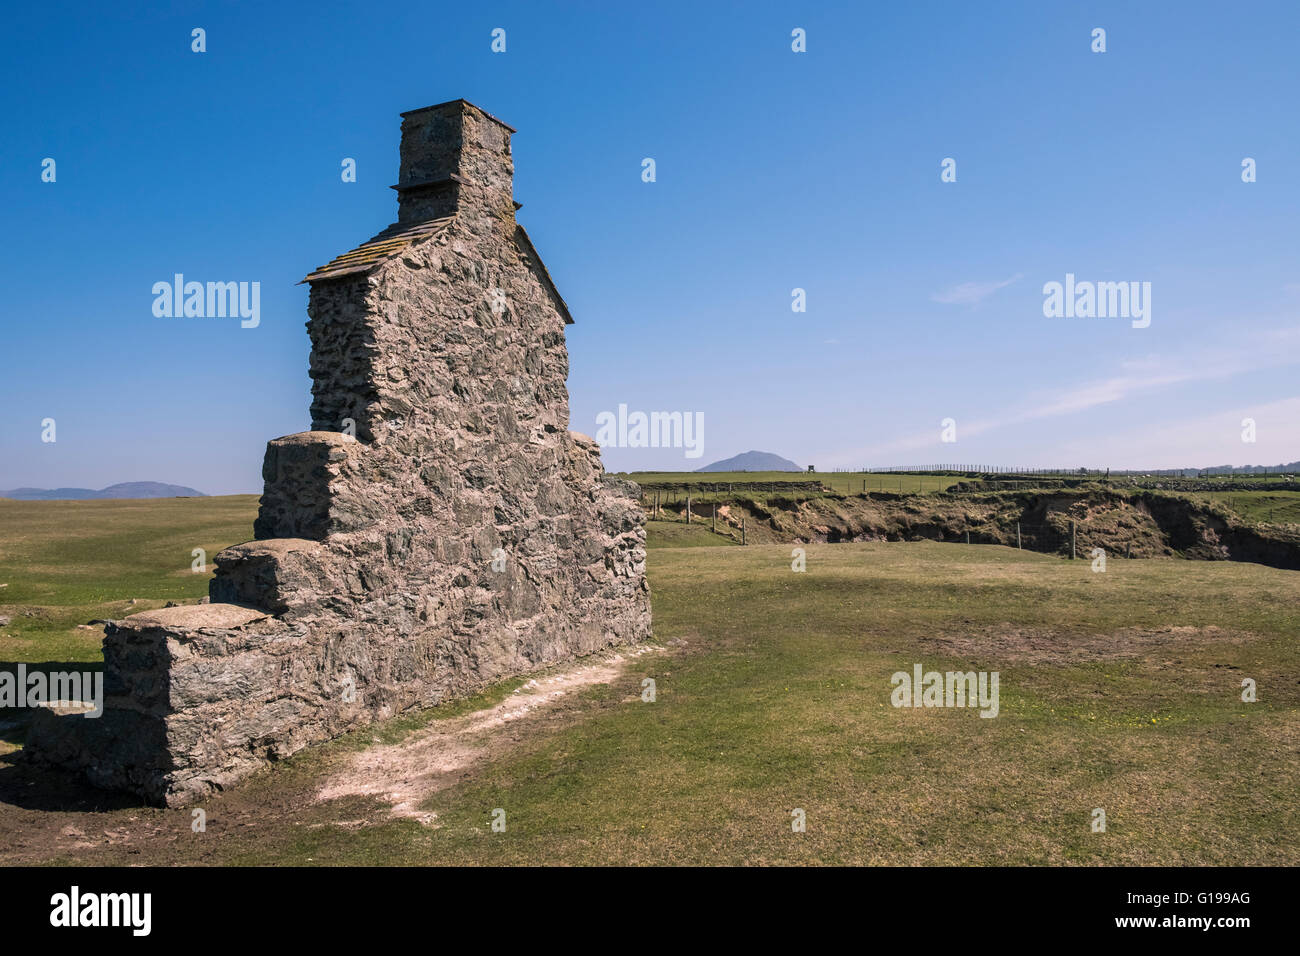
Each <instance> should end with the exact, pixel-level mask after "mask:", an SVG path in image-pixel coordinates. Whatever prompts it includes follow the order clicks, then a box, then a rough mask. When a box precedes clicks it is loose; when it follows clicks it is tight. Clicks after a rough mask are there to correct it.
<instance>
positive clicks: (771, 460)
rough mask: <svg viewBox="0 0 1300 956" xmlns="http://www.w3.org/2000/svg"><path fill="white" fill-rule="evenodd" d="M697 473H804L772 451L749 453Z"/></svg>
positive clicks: (717, 463) (707, 467) (704, 468)
mask: <svg viewBox="0 0 1300 956" xmlns="http://www.w3.org/2000/svg"><path fill="white" fill-rule="evenodd" d="M695 470H696V471H803V469H802V468H800V467H799V466H798V465H796V464H795V463H794V462H792V461H791V460H790V459H789V458H782V457H781V456H780V455H774V454H772V453H771V452H770V451H747V452H745V453H744V454H743V455H736V456H735V457H734V458H724V459H723V460H722V461H715V462H714V463H713V464H711V465H705V466H704V467H703V468H696V469H695Z"/></svg>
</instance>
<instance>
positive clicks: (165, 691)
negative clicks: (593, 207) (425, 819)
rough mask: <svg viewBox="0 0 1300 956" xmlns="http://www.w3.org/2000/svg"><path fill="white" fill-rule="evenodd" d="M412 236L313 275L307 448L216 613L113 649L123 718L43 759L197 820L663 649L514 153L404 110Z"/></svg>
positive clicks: (401, 198) (146, 619)
mask: <svg viewBox="0 0 1300 956" xmlns="http://www.w3.org/2000/svg"><path fill="white" fill-rule="evenodd" d="M402 120H403V121H402V144H401V173H400V177H399V179H400V181H399V182H398V184H397V185H396V186H394V187H393V188H394V189H396V191H397V197H398V217H397V222H396V223H394V224H393V225H391V226H389V227H388V228H387V229H385V230H384V231H382V232H381V233H379V234H378V235H377V236H375V237H374V238H373V239H370V240H369V241H367V242H365V243H363V244H361V245H360V246H358V247H357V248H356V249H354V250H352V251H351V252H348V253H345V254H344V255H341V256H339V257H338V258H336V259H334V260H333V261H332V262H330V263H329V264H327V265H325V266H322V267H321V268H320V269H318V270H316V271H315V272H313V273H312V274H311V275H309V276H307V278H306V279H305V280H304V281H305V282H308V283H310V285H311V297H310V303H309V305H308V309H307V311H308V316H309V321H308V323H307V329H308V332H309V334H310V337H311V345H312V348H311V378H312V406H311V416H312V430H311V431H308V432H303V433H301V434H297V435H289V436H287V437H285V438H277V439H275V440H274V441H272V442H270V443H269V444H268V446H267V450H266V459H265V464H264V465H263V469H262V474H263V478H264V479H265V483H266V484H265V490H264V493H263V495H262V500H261V507H260V510H259V513H258V517H257V522H256V524H255V526H254V536H255V539H254V540H253V541H250V542H248V543H246V544H241V545H237V546H235V547H232V548H228V549H227V550H225V551H223V552H221V553H220V554H219V555H217V556H216V576H215V577H214V578H213V580H212V583H211V587H210V597H211V603H210V604H204V605H195V606H187V607H174V608H166V609H163V610H157V611H148V612H145V613H142V614H136V615H133V616H132V617H128V618H126V619H125V620H122V621H119V622H116V623H115V624H112V625H109V627H108V628H107V630H106V637H105V639H104V669H105V696H106V701H105V713H104V715H103V716H102V717H100V718H98V719H86V718H85V717H82V716H80V715H75V714H69V715H64V716H60V715H58V714H56V713H54V712H52V711H38V712H37V714H36V716H35V718H34V720H33V724H32V728H31V731H30V733H29V736H28V742H27V746H26V752H27V753H28V755H29V757H30V758H31V759H33V760H36V761H40V762H45V763H48V764H56V765H61V766H65V767H72V768H75V769H78V770H80V771H82V772H84V773H85V775H86V776H87V777H88V778H89V779H90V781H91V782H92V783H94V784H95V785H97V786H101V787H105V788H110V789H126V790H130V791H134V792H136V793H138V794H140V795H142V796H144V797H145V798H146V799H148V800H149V801H151V802H155V803H163V804H167V805H172V806H176V805H182V804H185V803H189V802H192V801H193V800H195V799H197V798H200V797H202V796H203V795H205V794H207V793H209V792H211V791H213V790H217V789H222V788H224V787H227V786H229V785H230V784H232V783H234V782H235V781H237V780H239V779H240V778H241V777H243V776H245V775H247V774H248V773H250V772H251V771H253V770H255V769H257V768H258V767H259V766H261V765H262V764H263V763H264V762H265V761H266V760H268V759H276V758H281V757H285V756H288V755H289V754H292V753H294V752H295V751H297V750H300V749H302V748H303V747H305V746H307V745H309V744H312V743H315V742H318V741H323V740H326V739H328V738H330V737H334V736H336V735H338V734H340V733H342V732H344V731H346V730H348V729H350V728H353V727H356V726H359V725H361V724H364V723H366V722H369V721H372V720H376V719H379V718H383V717H388V716H390V715H393V714H396V713H398V712H400V711H403V710H407V709H409V708H413V707H425V706H430V705H433V704H437V703H438V702H439V701H442V700H445V699H448V698H450V697H455V696H461V695H465V694H468V693H470V692H472V691H474V690H475V689H477V688H480V687H482V686H484V685H485V684H489V683H491V682H493V681H498V680H501V679H503V678H507V677H510V676H512V675H516V674H520V673H524V672H527V671H530V670H533V669H536V668H540V667H543V666H545V665H548V664H551V663H553V662H556V661H560V660H564V659H566V658H572V657H577V656H580V655H583V654H588V653H591V652H593V651H597V650H599V649H601V648H603V647H607V646H610V645H615V644H627V643H635V642H639V641H643V640H646V639H647V638H648V637H649V636H650V592H649V586H648V584H647V583H646V578H645V530H644V520H645V518H644V514H643V513H642V511H641V509H640V506H639V505H638V504H637V496H638V492H637V488H636V486H635V485H633V484H631V483H630V482H625V481H620V480H617V479H614V478H611V477H609V476H606V475H605V474H604V473H603V469H602V467H601V461H600V450H599V448H598V446H597V445H596V444H595V442H593V441H592V440H591V439H589V438H587V437H585V436H583V435H579V434H577V433H576V432H570V431H569V430H568V420H569V405H568V391H567V389H566V387H565V379H566V377H567V375H568V353H567V351H566V348H565V342H564V327H565V325H566V324H567V323H569V322H572V319H571V318H570V317H569V312H568V308H567V306H566V305H565V303H564V300H563V299H562V298H561V297H560V294H559V293H558V292H557V291H556V288H555V285H554V284H553V283H552V281H551V277H550V275H549V274H548V273H547V271H546V267H545V266H544V265H543V264H542V261H541V259H540V258H539V257H538V255H537V251H536V249H534V248H533V244H532V242H530V241H529V238H528V234H527V233H526V232H525V231H524V229H523V227H522V226H520V225H519V224H518V223H516V221H515V211H516V209H517V208H518V206H517V204H516V203H515V202H514V199H513V194H512V179H513V172H514V167H513V163H512V161H511V156H510V134H511V133H512V132H514V131H513V130H512V129H511V128H510V127H508V126H506V125H505V124H504V123H502V122H501V121H500V120H498V119H496V118H495V117H492V116H490V115H489V114H487V113H485V112H484V111H482V110H480V109H478V108H477V107H475V106H473V105H471V104H470V103H467V102H465V101H464V100H454V101H452V102H450V103H442V104H439V105H437V106H430V107H427V108H425V109H420V110H414V111H412V112H409V113H404V114H402Z"/></svg>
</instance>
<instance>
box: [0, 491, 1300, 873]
mask: <svg viewBox="0 0 1300 956" xmlns="http://www.w3.org/2000/svg"><path fill="white" fill-rule="evenodd" d="M4 504H6V505H9V504H10V503H4ZM101 504H104V505H110V504H112V503H101ZM141 505H142V506H143V511H141V512H140V513H138V515H137V516H136V517H135V518H134V519H132V518H131V517H130V516H129V515H126V514H123V513H120V512H114V510H113V509H112V508H105V509H104V510H103V511H99V512H82V513H81V520H80V522H79V525H80V530H78V531H75V532H73V531H72V530H71V529H73V528H75V527H77V525H78V522H76V521H71V520H67V521H65V519H62V518H55V517H54V516H53V515H51V514H48V513H47V514H45V515H32V514H30V513H29V514H28V515H26V516H23V515H21V514H19V512H22V511H23V510H26V509H31V508H33V507H34V505H33V504H23V505H21V506H20V507H17V508H14V510H11V511H10V512H8V513H7V515H6V517H7V518H9V519H10V520H8V521H6V522H5V523H4V524H3V525H0V562H2V563H0V569H3V575H4V576H0V580H3V581H8V582H10V586H11V588H13V587H14V584H15V583H17V584H20V585H21V588H22V590H19V591H17V592H16V593H18V594H20V595H23V598H24V602H25V603H36V602H35V600H34V599H36V598H39V599H40V600H41V601H42V602H45V603H44V604H41V605H40V606H44V607H50V606H57V602H58V601H59V600H63V599H70V600H72V601H73V602H75V606H76V607H77V608H79V609H83V610H78V611H77V612H76V613H75V614H72V615H71V616H70V617H69V618H68V619H69V620H71V619H72V618H73V617H77V616H80V615H82V614H83V613H84V609H85V608H89V607H95V608H104V607H115V606H117V605H118V604H120V602H121V600H122V599H124V598H126V597H128V596H135V597H140V598H148V599H149V600H152V601H160V600H162V599H164V598H167V597H181V596H184V595H186V594H187V595H190V596H197V593H201V589H196V588H195V587H194V586H193V584H192V583H191V582H190V581H189V579H187V578H184V577H182V575H183V574H188V573H189V572H188V560H189V558H188V556H189V550H190V548H192V547H195V546H204V542H210V544H211V547H212V548H213V549H214V550H215V549H216V548H218V547H220V546H222V545H226V544H230V543H233V542H234V541H235V540H239V539H240V538H242V537H246V530H245V529H246V528H247V522H248V520H250V519H251V517H252V510H253V506H252V502H251V501H250V500H248V499H244V500H239V501H236V500H230V499H226V500H222V499H199V500H193V501H185V502H167V503H163V502H147V503H141ZM11 507H12V506H11ZM151 509H160V510H159V511H158V512H157V513H155V514H154V515H153V517H150V516H149V512H150V510H151ZM101 518H103V519H106V520H110V521H114V522H119V521H120V522H124V524H122V525H120V526H118V528H117V530H118V533H119V534H121V535H125V536H129V537H130V538H131V540H132V541H133V545H132V547H131V548H129V549H122V550H119V551H118V552H111V551H109V550H107V549H108V548H109V545H108V544H107V543H106V542H108V541H109V540H111V539H112V538H113V532H112V531H111V530H109V529H107V528H105V527H103V526H102V525H101V524H97V523H96V522H97V521H98V520H99V519H101ZM42 520H45V521H52V522H54V523H56V524H59V525H60V527H62V528H63V531H62V532H61V533H60V535H55V536H53V537H50V538H49V539H48V540H49V541H50V542H52V543H51V544H50V545H49V547H48V548H47V547H43V546H42V544H41V542H42V541H44V540H47V539H46V537H45V536H44V535H42V534H41V532H40V530H39V529H40V523H41V521H42ZM133 520H134V521H136V522H138V523H141V524H143V526H144V527H148V528H152V530H144V529H143V528H142V527H140V526H139V524H137V525H136V526H134V527H133V525H132V522H133ZM15 527H23V528H26V529H27V530H26V532H25V533H24V534H23V535H14V534H13V533H12V529H13V528H15ZM669 533H674V534H677V535H678V537H677V538H676V539H670V538H669V537H667V536H668V534H669ZM222 534H225V535H227V539H222V538H221V535H222ZM82 535H84V536H85V537H86V538H87V539H88V540H91V541H100V542H101V548H100V549H96V548H89V549H88V550H87V549H83V548H80V547H78V546H75V545H74V544H73V541H72V540H71V539H75V538H77V537H78V536H82ZM708 536H709V532H708V530H707V527H699V528H697V527H696V526H694V525H693V526H692V527H691V528H689V529H687V528H685V527H684V526H674V527H671V528H660V527H657V526H655V525H652V526H651V529H650V539H651V541H650V543H651V545H652V548H651V550H650V555H649V573H650V578H651V583H652V587H653V601H654V626H655V643H656V644H657V645H658V646H659V648H660V649H659V650H657V651H656V652H654V653H651V654H647V655H644V656H643V657H639V658H633V659H631V660H630V661H629V662H628V663H627V665H626V667H625V669H624V670H623V671H622V672H621V673H620V674H619V676H618V677H617V678H615V679H614V680H612V682H609V683H600V684H596V685H593V686H591V687H588V688H586V689H585V690H582V691H580V692H577V693H575V694H573V695H571V697H569V698H566V701H565V702H564V703H562V704H561V705H558V706H557V707H554V708H552V709H549V710H546V711H542V712H539V714H538V715H537V716H536V717H535V718H534V719H530V720H528V721H520V722H516V723H515V724H513V725H512V728H513V729H512V730H511V732H510V733H509V734H508V735H504V736H502V737H501V738H500V739H499V740H498V741H497V742H496V744H494V746H493V748H492V751H491V756H490V759H488V760H487V761H486V762H485V763H483V764H482V765H479V766H476V767H474V768H473V769H472V770H471V771H468V772H466V773H464V774H463V775H460V776H459V777H458V778H457V779H456V780H455V781H454V782H453V783H452V784H451V785H449V786H447V787H446V788H444V789H442V790H440V791H439V792H437V793H436V794H434V795H433V796H432V797H430V798H429V799H428V800H427V801H426V803H425V805H424V806H423V809H424V810H427V811H428V812H431V813H435V814H436V815H437V825H436V826H425V825H422V824H420V823H417V822H414V821H411V820H399V819H393V818H392V817H391V816H390V814H389V810H388V807H387V805H386V804H385V803H384V802H383V801H382V800H380V799H378V798H376V797H362V796H353V797H346V798H343V799H339V800H333V801H325V802H318V801H317V800H316V799H315V794H316V792H317V790H318V789H319V787H320V783H321V781H322V780H324V779H326V778H327V777H329V775H331V774H332V773H334V772H336V771H337V770H338V769H339V768H340V767H341V766H343V765H345V764H346V763H347V762H348V761H349V760H350V759H352V758H353V757H354V756H355V755H356V754H358V753H360V752H363V751H366V750H367V749H368V748H371V747H373V746H374V745H375V743H376V741H382V742H383V743H387V744H392V743H395V742H401V741H402V740H405V739H408V738H409V737H411V736H412V735H416V734H419V733H420V732H421V729H422V728H426V727H429V726H434V725H436V724H437V723H438V722H439V721H444V720H449V719H452V718H453V717H455V716H456V715H463V714H465V713H466V712H467V711H468V710H470V709H472V708H473V707H476V706H483V705H487V704H490V703H492V702H494V701H499V700H501V699H503V698H504V697H506V696H507V695H508V694H509V693H510V692H511V691H512V690H513V689H514V688H515V687H517V686H519V684H520V683H522V682H520V681H513V682H510V683H508V684H506V685H502V686H499V687H496V688H493V689H491V690H490V691H489V692H487V693H486V694H485V695H483V697H481V698H480V699H478V700H477V701H474V702H470V703H461V704H458V705H456V706H455V707H452V708H446V709H442V708H440V709H437V710H434V711H430V712H427V713H425V714H420V715H412V716H408V717H404V718H399V719H397V720H394V721H392V722H390V723H389V724H387V725H383V726H381V727H378V728H369V729H366V730H362V731H358V732H355V733H353V734H350V735H348V736H347V737H344V738H342V739H340V740H338V741H335V742H333V743H330V744H327V745H324V746H321V747H316V748H311V749H309V750H308V751H305V752H303V753H301V754H299V755H298V756H296V757H294V758H291V759H290V760H288V761H285V762H283V763H281V764H278V765H276V766H275V767H274V768H273V769H271V770H270V771H268V772H264V773H261V774H259V775H257V776H255V777H253V778H251V779H250V780H248V781H247V782H246V783H245V784H243V785H241V786H239V787H236V788H234V789H233V790H231V791H230V792H227V793H225V794H221V795H218V796H214V797H212V798H211V799H210V800H208V801H205V802H204V804H203V807H204V809H205V811H206V813H207V818H208V828H207V832H206V833H203V834H194V833H192V831H191V828H190V819H191V818H190V813H189V811H188V810H155V809H146V808H141V807H140V806H139V805H138V804H135V803H130V802H127V803H114V802H112V801H111V800H107V799H102V798H83V799H82V800H81V802H80V803H77V802H75V801H74V802H72V804H71V805H60V806H59V807H58V812H53V811H52V810H51V809H48V808H46V807H44V806H42V805H39V801H36V800H34V799H33V798H31V797H30V795H29V794H30V793H31V792H32V790H33V788H35V789H37V790H39V789H40V788H42V787H54V786H55V782H50V783H47V782H45V780H44V778H33V777H31V776H30V775H31V774H33V773H34V772H35V771H32V770H28V769H24V768H22V767H21V766H17V765H14V766H6V765H5V763H4V762H3V761H4V760H5V758H3V757H0V859H5V860H7V861H9V862H22V863H32V862H59V863H69V862H85V863H110V864H114V863H128V862H129V863H132V864H139V863H210V864H220V863H254V864H268V863H297V864H309V865H310V864H335V863H370V864H379V863H412V864H419V863H464V864H494V863H506V864H513V863H561V864H564V863H572V864H592V863H652V864H671V863H705V864H710V863H712V864H739V863H894V864H909V863H932V864H965V863H1066V864H1097V863H1106V864H1121V863H1132V864H1155V863H1169V864H1179V863H1183V864H1260V863H1285V864H1295V863H1297V862H1300V849H1297V848H1298V847H1300V811H1298V809H1297V804H1296V800H1295V794H1296V792H1297V788H1298V787H1300V682H1298V681H1297V664H1300V652H1298V651H1297V646H1296V635H1297V634H1298V633H1300V574H1297V573H1295V572H1287V571H1281V570H1275V569H1271V568H1266V567H1262V566H1258V565H1252V564H1245V563H1229V562H1192V561H1181V560H1150V561H1137V560H1134V561H1124V560H1122V559H1112V560H1111V561H1110V562H1109V564H1108V568H1107V571H1106V572H1105V573H1103V574H1098V573H1092V572H1091V571H1090V563H1089V562H1088V561H1075V562H1070V561H1066V560H1063V559H1060V558H1056V557H1052V556H1047V555H1040V554H1034V553H1031V552H1022V551H1016V550H1014V549H1008V548H1002V547H994V546H964V545H958V544H938V543H930V542H921V543H900V544H884V543H866V544H837V545H809V546H807V547H806V551H807V571H806V572H804V573H795V572H794V571H792V570H791V547H790V546H788V545H765V546H751V547H747V548H741V547H735V546H724V547H708V546H705V541H706V540H707V538H708ZM16 539H17V540H16ZM60 541H62V543H59V542H60ZM192 542H193V543H192ZM673 545H693V546H673ZM22 549H25V550H22ZM110 553H119V554H122V555H123V556H124V558H126V557H128V556H129V558H130V560H131V562H133V563H132V565H131V567H130V568H129V569H123V568H118V567H115V566H114V561H113V559H112V558H109V557H105V555H106V554H110ZM15 555H25V556H26V557H18V558H15ZM87 557H89V558H90V559H93V561H94V562H95V565H96V566H95V567H93V568H90V569H83V568H82V567H81V566H80V562H81V561H82V560H83V559H85V558H87ZM28 560H31V561H35V562H36V563H37V567H36V568H33V569H30V570H29V569H28V568H27V567H26V565H25V564H24V563H23V562H24V561H28ZM151 575H152V576H153V577H155V578H157V580H156V581H155V582H154V585H155V590H152V591H150V590H148V588H147V585H148V579H149V577H150V576H151ZM101 578H102V580H103V582H104V583H102V584H98V583H96V582H97V580H98V579H101ZM198 578H199V576H197V575H196V576H195V580H196V581H197V580H198ZM173 579H174V580H176V581H177V582H178V583H175V584H171V583H167V582H168V581H170V580H173ZM169 587H176V588H181V589H188V590H184V593H183V594H182V593H181V592H180V591H178V592H177V593H176V594H175V595H173V594H172V592H171V591H168V590H166V588H169ZM0 593H3V592H0ZM2 600H4V601H9V600H10V595H7V594H6V595H4V597H3V598H2ZM3 613H11V609H9V608H4V607H0V614H3ZM52 613H53V612H52ZM54 616H57V614H55V615H54ZM5 630H6V632H7V631H8V629H5ZM47 639H48V640H50V641H54V642H59V641H67V640H69V639H70V638H69V637H68V636H66V635H63V634H62V633H61V632H59V631H58V630H57V629H51V630H49V631H44V632H42V631H39V630H31V629H28V630H24V631H23V634H22V637H21V641H22V642H23V643H21V644H14V643H6V644H5V645H3V647H4V650H3V651H0V654H2V655H3V656H4V657H5V658H6V659H15V658H14V654H15V652H16V651H18V652H21V653H23V654H26V655H28V657H26V658H23V659H33V660H38V659H51V658H55V657H59V656H60V654H57V653H53V652H49V653H46V652H43V651H42V649H41V642H42V641H43V640H47ZM4 640H5V641H11V640H12V639H11V638H4ZM918 663H919V664H922V665H924V667H925V668H926V669H927V670H928V669H935V670H941V671H942V670H958V669H960V670H988V671H998V672H999V674H1000V688H1001V692H1000V713H999V715H998V716H997V717H996V718H994V719H983V718H980V717H979V715H978V713H977V712H976V711H975V710H972V709H960V708H951V709H946V708H936V709H898V708H894V707H892V706H891V705H890V693H891V690H892V686H891V683H890V676H891V674H893V673H894V672H895V671H899V670H903V671H909V670H910V669H911V668H912V666H913V665H914V664H918ZM646 677H651V678H653V679H654V680H655V681H656V684H657V699H656V700H655V702H653V703H646V702H643V701H642V700H641V698H640V696H639V695H640V692H641V686H642V685H641V682H642V680H643V678H646ZM1245 677H1249V678H1251V679H1253V680H1255V681H1256V682H1257V684H1258V688H1259V690H1258V694H1259V699H1258V701H1257V702H1255V703H1244V702H1243V701H1242V699H1241V693H1242V692H1241V682H1242V679H1243V678H1245ZM24 794H28V796H24ZM51 799H53V798H51ZM96 799H101V802H100V806H101V807H106V808H107V809H99V810H98V811H94V812H92V810H91V809H90V806H91V804H90V803H89V802H87V801H89V800H96ZM496 808H503V809H505V810H506V812H507V814H508V820H509V825H508V828H507V830H506V832H504V833H495V832H492V830H491V827H490V821H491V815H492V812H493V810H494V809H496ZM1095 808H1101V809H1104V810H1105V812H1106V820H1107V829H1106V832H1104V833H1094V832H1093V831H1092V828H1091V826H1090V824H1091V821H1092V818H1093V816H1092V815H1093V810H1094V809H1095ZM795 809H802V810H804V811H805V813H806V818H807V831H806V832H803V833H796V832H793V831H792V828H791V819H792V818H791V812H792V811H793V810H795Z"/></svg>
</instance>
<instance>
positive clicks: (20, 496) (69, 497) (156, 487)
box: [0, 481, 207, 501]
mask: <svg viewBox="0 0 1300 956" xmlns="http://www.w3.org/2000/svg"><path fill="white" fill-rule="evenodd" d="M206 497H207V495H205V494H204V493H203V492H201V491H195V490H194V489H193V488H186V487H185V486H184V485H169V484H167V483H165V482H162V481H123V482H119V483H118V484H116V485H109V486H108V487H107V488H101V489H99V490H98V491H95V490H93V489H91V488H14V489H12V490H10V491H0V498H12V499H15V500H17V501H94V500H100V499H103V498H206Z"/></svg>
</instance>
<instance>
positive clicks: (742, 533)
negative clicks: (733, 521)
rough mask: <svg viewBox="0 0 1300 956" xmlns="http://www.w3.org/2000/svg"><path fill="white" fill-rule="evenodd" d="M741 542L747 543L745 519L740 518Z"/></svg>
mask: <svg viewBox="0 0 1300 956" xmlns="http://www.w3.org/2000/svg"><path fill="white" fill-rule="evenodd" d="M740 543H741V544H744V543H745V519H744V518H741V519H740Z"/></svg>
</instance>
